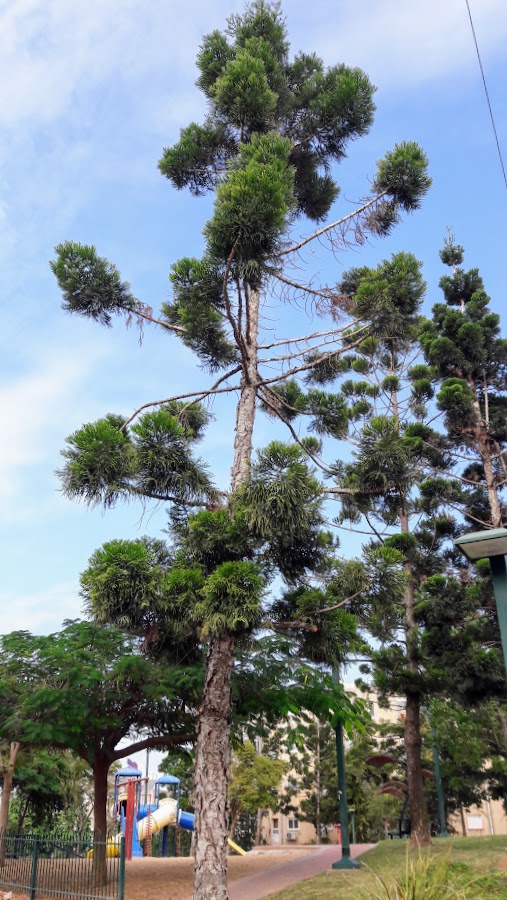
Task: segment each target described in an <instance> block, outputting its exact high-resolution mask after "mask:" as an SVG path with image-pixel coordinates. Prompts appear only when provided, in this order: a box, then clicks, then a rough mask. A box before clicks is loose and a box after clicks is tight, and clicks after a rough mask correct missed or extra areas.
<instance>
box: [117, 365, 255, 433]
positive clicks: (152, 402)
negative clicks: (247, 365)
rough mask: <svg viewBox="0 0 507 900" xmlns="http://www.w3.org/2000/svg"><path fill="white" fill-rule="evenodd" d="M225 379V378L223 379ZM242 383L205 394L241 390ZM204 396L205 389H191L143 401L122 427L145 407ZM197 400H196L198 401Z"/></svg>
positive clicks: (232, 372) (211, 390) (233, 372)
mask: <svg viewBox="0 0 507 900" xmlns="http://www.w3.org/2000/svg"><path fill="white" fill-rule="evenodd" d="M238 371H239V369H234V370H231V371H230V372H229V373H228V376H230V375H233V374H235V373H237V372H238ZM222 380H224V379H222ZM239 389H240V385H239V384H237V385H233V386H231V387H226V388H219V389H218V390H215V389H210V390H209V391H207V392H206V391H205V392H204V396H209V395H210V394H228V393H230V392H231V391H239ZM201 396H203V391H189V393H188V394H177V395H176V396H174V397H165V398H164V399H163V400H150V401H149V402H148V403H143V404H142V406H138V407H137V409H135V410H134V412H133V413H132V415H131V416H129V418H128V419H125V421H124V423H123V425H122V426H121V427H122V430H123V429H124V428H126V427H127V425H130V423H131V422H132V421H133V420H134V419H135V418H136V416H138V415H139V413H141V412H142V411H143V409H148V408H149V407H150V406H164V405H165V404H166V403H174V402H175V401H176V400H186V399H187V398H188V397H201ZM196 402H197V400H194V403H196Z"/></svg>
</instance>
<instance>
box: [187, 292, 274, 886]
mask: <svg viewBox="0 0 507 900" xmlns="http://www.w3.org/2000/svg"><path fill="white" fill-rule="evenodd" d="M244 301H245V328H244V331H242V330H241V323H240V322H237V323H235V325H236V328H237V331H236V329H235V332H236V333H237V334H239V337H240V341H239V344H240V346H239V348H238V349H239V350H240V353H241V360H242V374H241V388H240V396H239V400H238V405H237V409H236V436H235V440H234V459H233V465H232V472H231V487H232V490H235V489H236V488H238V487H239V486H240V485H241V484H244V483H245V482H246V481H248V479H249V477H250V460H251V456H252V442H253V428H254V421H255V404H256V399H257V381H258V374H257V360H258V351H257V339H258V329H259V304H260V295H259V292H258V291H257V290H253V289H252V288H249V287H247V286H245V297H244ZM235 652H236V638H235V636H234V635H233V634H230V633H224V634H222V635H220V636H219V637H218V638H214V639H213V640H212V641H211V644H210V648H209V652H208V658H207V666H206V677H205V681H204V689H203V698H202V706H201V710H200V717H199V729H198V732H197V742H196V754H195V781H194V796H195V844H194V846H195V865H194V884H193V895H192V897H193V900H227V897H228V891H227V836H228V812H229V810H228V802H227V789H228V783H229V762H230V745H229V733H230V725H231V679H232V672H233V668H234V656H235Z"/></svg>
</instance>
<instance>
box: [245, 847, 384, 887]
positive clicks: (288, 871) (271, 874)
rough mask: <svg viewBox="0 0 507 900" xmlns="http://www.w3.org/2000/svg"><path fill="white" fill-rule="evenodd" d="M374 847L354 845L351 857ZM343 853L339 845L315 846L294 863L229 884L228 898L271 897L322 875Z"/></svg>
mask: <svg viewBox="0 0 507 900" xmlns="http://www.w3.org/2000/svg"><path fill="white" fill-rule="evenodd" d="M375 846H376V844H353V845H352V846H351V848H350V852H351V856H353V857H356V856H360V855H361V853H365V852H366V850H370V849H371V848H372V847H375ZM340 856H341V847H340V846H338V845H337V844H332V845H326V846H325V847H316V848H315V850H310V851H309V852H308V853H306V854H305V855H304V856H300V857H299V858H298V859H295V860H294V862H285V863H281V864H280V865H279V866H273V867H272V868H271V869H266V871H265V872H258V873H257V874H256V875H249V876H248V877H247V878H240V879H239V880H238V881H233V882H232V884H230V885H229V900H261V898H262V897H270V896H271V895H272V894H276V893H277V891H283V890H285V888H288V887H292V886H293V885H294V884H297V883H298V882H299V881H304V880H305V879H306V878H313V877H314V876H315V875H321V874H322V872H326V871H327V870H328V869H330V868H331V864H332V863H334V862H336V860H337V859H340Z"/></svg>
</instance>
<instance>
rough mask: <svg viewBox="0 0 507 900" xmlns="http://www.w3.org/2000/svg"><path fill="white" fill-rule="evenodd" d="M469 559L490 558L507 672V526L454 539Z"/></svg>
mask: <svg viewBox="0 0 507 900" xmlns="http://www.w3.org/2000/svg"><path fill="white" fill-rule="evenodd" d="M454 543H455V545H456V547H457V548H458V550H461V551H462V552H463V553H464V554H465V556H466V557H467V559H469V560H470V561H471V562H475V560H477V559H489V564H490V566H491V577H492V580H493V591H494V594H495V601H496V610H497V614H498V624H499V626H500V636H501V639H502V650H503V658H504V664H505V670H506V672H507V566H506V565H505V556H506V554H507V528H492V529H491V530H490V531H474V532H472V533H471V534H464V535H463V537H460V538H457V540H455V541H454Z"/></svg>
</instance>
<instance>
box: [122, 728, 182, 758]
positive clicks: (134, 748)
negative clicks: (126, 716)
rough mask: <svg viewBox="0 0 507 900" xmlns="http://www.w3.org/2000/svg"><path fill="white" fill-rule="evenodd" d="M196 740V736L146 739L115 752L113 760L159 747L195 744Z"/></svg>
mask: <svg viewBox="0 0 507 900" xmlns="http://www.w3.org/2000/svg"><path fill="white" fill-rule="evenodd" d="M196 738H197V735H196V734H181V735H171V736H166V737H149V738H144V739H143V740H141V741H135V742H134V743H133V744H129V746H128V747H121V748H120V749H119V750H115V751H114V752H113V754H112V755H111V759H112V761H113V762H114V761H115V760H117V759H123V757H124V756H129V755H130V754H131V753H139V751H140V750H151V749H156V748H157V747H177V746H180V745H181V744H193V743H194V742H195V740H196Z"/></svg>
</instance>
